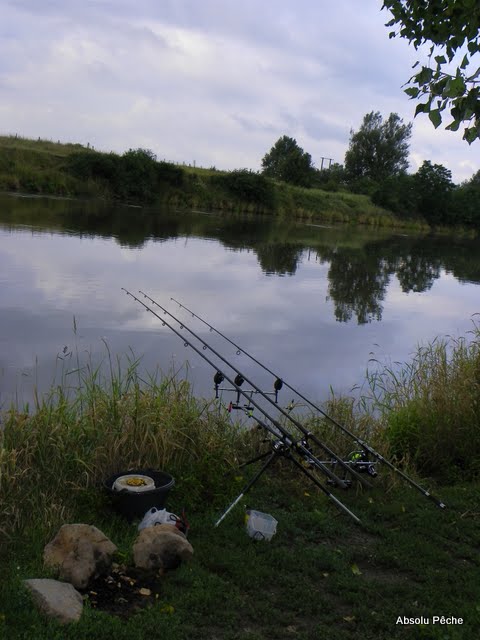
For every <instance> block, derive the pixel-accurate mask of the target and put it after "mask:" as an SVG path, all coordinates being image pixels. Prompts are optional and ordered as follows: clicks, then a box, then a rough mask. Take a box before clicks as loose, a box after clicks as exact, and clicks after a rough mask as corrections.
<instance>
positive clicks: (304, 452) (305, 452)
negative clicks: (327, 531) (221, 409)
mask: <svg viewBox="0 0 480 640" xmlns="http://www.w3.org/2000/svg"><path fill="white" fill-rule="evenodd" d="M122 291H125V293H126V294H127V295H128V296H130V297H132V298H133V299H134V300H135V302H138V303H139V304H141V305H142V306H143V307H144V308H145V309H146V310H147V311H148V312H150V313H151V314H153V315H154V316H155V317H156V318H158V320H160V322H161V323H162V325H165V326H167V327H168V328H169V329H170V330H171V331H172V332H173V333H174V334H175V335H176V336H178V337H179V338H180V339H181V340H182V341H183V343H184V346H188V347H191V348H192V349H193V351H195V353H197V354H198V355H199V356H200V357H201V358H203V359H204V360H205V361H206V362H207V363H208V364H209V365H210V366H211V367H212V368H213V369H215V370H216V371H217V372H218V373H220V374H221V375H223V377H224V379H225V380H227V382H229V383H230V384H231V385H233V386H234V387H235V389H236V390H237V391H238V392H239V393H240V394H241V395H242V396H243V397H245V398H246V399H247V401H249V402H250V403H251V404H252V405H253V406H254V407H255V408H256V409H258V410H259V411H260V412H261V413H262V414H263V415H264V416H265V418H267V420H269V421H270V422H271V423H272V424H273V425H274V427H275V429H276V430H277V431H275V430H274V429H273V428H272V427H270V426H269V425H267V424H266V423H265V422H263V421H261V420H259V419H258V418H256V417H254V416H252V417H254V419H255V420H256V421H257V423H258V424H259V425H260V426H261V427H262V428H264V429H265V430H266V431H267V432H268V433H270V434H271V435H272V436H274V438H277V439H278V438H279V435H280V436H281V446H283V447H285V448H286V449H288V450H289V451H291V450H292V448H293V450H294V451H295V452H296V453H297V454H299V455H300V456H301V457H302V459H308V461H309V462H311V463H312V464H314V465H315V466H316V467H317V468H318V469H320V470H321V471H323V473H324V474H325V475H327V476H328V477H329V478H330V479H331V480H332V481H333V482H334V483H335V484H338V485H339V486H340V487H342V488H347V487H348V485H347V484H346V483H345V482H344V481H343V480H341V479H340V478H338V477H337V476H336V475H335V474H334V473H332V472H331V471H330V470H329V469H328V468H327V467H326V466H325V465H324V464H323V463H322V462H321V461H320V460H319V459H318V458H316V457H315V456H314V455H313V454H312V452H311V451H310V449H309V448H307V447H306V446H305V445H304V444H303V441H301V440H300V441H295V440H294V438H293V437H292V435H291V434H290V433H289V432H288V431H287V430H286V429H285V428H284V427H283V426H282V425H281V424H280V423H279V422H278V421H277V420H275V419H274V418H272V417H271V416H270V415H269V414H268V413H267V412H266V411H265V409H263V408H262V406H261V405H259V404H258V403H257V402H256V401H255V400H253V399H252V398H251V397H250V396H249V395H248V393H247V392H246V391H243V390H242V389H241V388H240V386H239V385H238V384H236V383H235V382H234V381H233V380H232V379H231V378H229V377H228V376H227V375H226V374H224V373H223V372H221V371H219V369H218V367H217V365H216V364H215V363H214V362H213V361H212V360H210V358H208V357H207V356H206V355H205V354H204V353H202V350H200V349H199V348H198V347H196V346H195V345H194V344H192V342H190V341H189V340H188V339H187V338H185V336H183V335H182V334H181V333H180V331H177V329H175V328H174V327H172V325H171V324H170V323H169V322H167V321H166V320H165V319H164V318H162V317H161V316H159V315H158V313H156V312H155V311H154V310H153V309H151V308H150V307H149V306H148V305H147V304H145V303H144V302H143V301H142V300H140V299H139V298H137V296H135V295H134V294H133V293H131V292H130V291H128V290H127V289H125V288H124V287H122ZM180 324H181V323H180ZM181 326H184V325H182V324H181ZM203 350H205V347H204V349H203ZM245 379H246V378H245ZM271 458H272V459H273V455H271ZM291 459H292V460H293V461H294V463H295V464H296V466H298V465H300V467H301V466H302V465H301V464H300V463H298V461H297V460H295V459H294V458H293V457H291ZM269 462H270V461H269ZM266 466H267V465H264V467H263V469H262V470H261V472H263V471H264V470H265V468H266ZM346 466H347V465H346ZM347 469H348V470H349V471H350V472H351V469H350V468H348V466H347ZM304 471H306V470H304ZM261 472H260V473H261ZM259 475H260V474H257V477H258V476H259ZM356 475H358V474H356ZM314 482H315V484H316V485H317V486H318V488H319V489H320V490H321V491H322V492H323V493H324V494H325V495H326V496H327V497H328V498H329V499H330V500H332V501H333V502H334V503H335V504H336V505H337V507H339V508H340V509H342V510H343V511H344V512H345V513H347V514H348V515H349V516H350V517H352V518H353V519H354V520H355V521H356V522H357V523H360V519H359V518H358V517H357V516H356V515H355V514H354V513H352V512H351V511H350V509H348V507H347V506H346V505H344V504H343V502H341V501H340V500H339V499H338V498H337V497H336V496H334V495H333V494H332V493H331V492H330V491H329V490H328V489H327V488H326V487H325V486H324V485H323V484H322V483H321V482H319V481H318V480H317V479H316V478H315V479H314ZM251 484H252V483H249V485H251ZM245 491H246V489H244V491H243V493H245ZM243 493H242V495H243ZM240 497H241V496H240ZM240 497H239V498H237V500H236V501H235V502H234V503H232V504H231V505H230V507H229V508H228V510H227V511H226V512H225V514H224V516H225V515H226V514H227V513H228V511H230V509H231V508H233V507H234V506H235V504H236V503H237V502H238V500H239V499H240ZM222 519H223V518H221V520H222ZM221 520H219V521H218V522H217V524H219V523H220V521H221Z"/></svg>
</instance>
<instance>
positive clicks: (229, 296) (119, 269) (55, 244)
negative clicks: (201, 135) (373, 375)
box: [0, 197, 480, 401]
mask: <svg viewBox="0 0 480 640" xmlns="http://www.w3.org/2000/svg"><path fill="white" fill-rule="evenodd" d="M479 248H480V243H479V242H478V241H477V240H460V239H452V238H442V237H430V236H415V235H409V236H405V235H400V234H396V233H392V232H389V231H384V230H383V231H378V230H377V231H375V230H372V229H358V228H350V227H347V228H328V227H321V226H319V227H314V226H307V225H302V224H296V223H294V222H288V221H278V220H274V219H272V218H267V219H263V218H262V219H259V218H241V217H235V216H229V217H220V216H217V215H200V214H185V213H177V212H166V211H163V212H158V211H148V210H143V209H134V208H128V207H119V206H111V205H109V204H100V205H99V204H98V203H97V204H96V203H91V202H78V201H65V200H43V199H33V200H32V199H26V198H25V199H24V198H20V199H19V198H13V197H1V198H0V287H1V293H2V295H1V298H0V348H1V350H0V383H1V389H0V392H1V391H3V394H4V395H5V394H6V393H12V392H13V391H14V390H15V389H16V388H18V384H19V381H20V383H21V382H22V379H24V378H25V375H24V374H26V375H27V377H29V380H31V379H32V378H33V377H34V376H35V375H36V376H37V379H39V380H40V381H43V385H44V387H48V383H49V382H50V380H51V378H52V360H55V354H57V353H61V350H62V349H63V347H64V346H68V347H69V349H70V348H72V343H73V342H76V344H77V345H78V347H79V349H80V351H81V352H85V353H86V352H87V351H88V352H89V353H92V352H94V353H96V352H98V351H99V350H100V351H101V350H102V347H103V344H102V342H101V340H102V338H103V337H106V338H107V339H108V341H109V345H110V346H111V349H112V352H113V353H122V352H125V351H126V350H127V349H128V347H130V346H131V347H132V348H134V350H135V352H136V353H137V354H138V355H141V354H146V356H145V366H146V368H148V369H150V370H152V369H154V368H155V366H156V365H157V364H158V363H160V366H161V367H162V369H164V370H165V369H168V368H169V366H170V364H171V362H172V359H173V361H174V362H175V366H177V365H178V366H181V365H182V364H183V362H184V361H185V358H189V360H190V369H189V374H188V375H190V376H192V380H193V381H194V384H195V385H196V387H197V390H198V392H199V393H202V394H210V393H211V381H210V374H209V373H208V374H206V376H205V378H206V379H208V382H204V376H203V374H202V376H197V374H196V370H199V369H200V368H201V367H202V363H201V362H199V360H198V359H196V358H195V357H194V356H191V354H190V353H187V352H185V350H183V349H182V346H181V344H179V341H178V339H177V338H175V336H169V335H168V334H166V333H165V332H162V331H161V330H160V327H159V326H158V323H156V322H155V320H154V319H153V318H151V317H149V316H148V315H147V314H142V313H141V312H140V311H139V310H138V309H136V308H135V307H134V306H133V305H132V304H131V303H129V302H128V301H127V300H124V299H123V297H122V296H121V292H120V287H121V286H125V287H127V288H129V289H131V290H133V291H137V290H138V288H143V289H145V290H147V292H149V293H150V294H152V295H153V296H154V297H158V299H159V301H160V302H165V301H166V300H167V301H168V300H169V297H170V296H171V295H174V296H175V297H177V298H178V299H181V300H182V301H183V302H184V303H186V304H187V305H188V306H190V307H191V308H192V309H194V310H195V311H196V312H197V313H199V314H200V315H202V316H203V317H205V318H206V319H208V320H210V321H211V322H212V323H213V324H215V325H216V326H217V327H218V328H220V329H221V330H223V331H224V332H225V333H227V334H228V335H230V336H231V337H233V338H235V339H237V341H238V343H239V344H241V345H242V346H244V347H245V348H246V349H247V350H248V351H250V352H251V353H254V354H255V355H256V356H258V358H259V359H260V360H263V361H265V362H266V363H267V364H269V365H271V368H273V369H274V370H276V371H279V372H280V373H283V372H285V366H286V365H288V368H289V371H288V372H286V373H287V374H288V375H287V377H289V378H290V379H291V380H290V381H291V382H292V383H293V384H294V386H296V387H299V388H302V389H304V390H305V391H308V390H309V391H310V393H307V395H312V396H313V397H315V398H322V397H325V395H326V394H327V392H328V388H329V386H330V385H332V386H333V387H334V388H336V389H341V390H348V389H349V388H351V387H353V386H354V385H355V384H357V383H359V381H361V379H363V375H364V370H365V366H366V363H367V361H368V358H369V356H370V352H371V351H372V349H373V348H374V346H373V345H375V344H380V345H381V346H382V349H383V353H384V355H386V356H387V357H391V358H392V359H395V360H400V359H406V358H407V357H408V355H409V353H411V351H412V350H413V348H414V347H415V345H416V343H417V342H418V341H419V340H424V339H427V340H428V339H433V337H435V335H437V334H444V333H455V332H456V331H457V330H458V331H460V332H465V330H467V329H468V328H469V326H470V325H469V323H470V320H469V319H470V316H471V315H472V314H473V313H475V312H477V311H479V310H480V309H479V308H478V306H479V305H477V300H478V289H477V285H478V283H479V282H480V257H479V256H480V254H479ZM279 276H281V277H279ZM73 316H75V319H76V324H77V326H78V327H80V330H79V332H78V334H77V335H76V336H75V337H74V338H72V325H73ZM207 339H208V340H210V339H211V334H210V335H209V336H208V338H207ZM231 355H232V354H231ZM233 356H235V354H233ZM37 357H38V359H39V361H40V365H37V366H35V360H36V358H37ZM44 362H45V365H43V364H42V363H44ZM57 364H58V363H57ZM241 366H242V367H243V366H247V365H246V364H245V363H243V362H242V363H241ZM42 367H43V368H42ZM246 372H247V373H248V371H246ZM264 382H265V385H266V386H268V385H270V386H271V381H270V380H269V379H268V380H267V379H265V381H264ZM24 386H27V385H24ZM1 399H2V397H1V395H0V401H1Z"/></svg>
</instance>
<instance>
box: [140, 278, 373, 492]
mask: <svg viewBox="0 0 480 640" xmlns="http://www.w3.org/2000/svg"><path fill="white" fill-rule="evenodd" d="M139 293H141V294H142V295H143V296H144V297H145V298H147V299H148V300H150V302H151V303H152V304H154V305H155V306H157V307H158V308H159V309H161V310H162V311H163V313H164V315H165V314H166V315H169V316H170V317H171V318H173V320H175V322H177V323H178V324H179V325H180V328H181V329H186V330H187V331H188V332H189V333H190V334H191V335H192V336H193V337H194V338H195V339H196V340H198V341H199V342H201V343H202V344H203V348H204V349H210V351H211V352H212V353H213V354H214V355H215V356H216V357H217V358H219V359H220V360H221V361H222V362H224V363H225V364H226V365H227V366H228V367H230V368H231V369H233V370H234V371H235V373H236V374H237V379H238V376H240V378H241V379H242V384H243V382H247V383H248V384H249V385H250V386H251V387H253V389H254V390H255V391H256V393H258V394H260V395H261V396H262V397H263V398H264V399H265V400H267V401H268V402H269V403H270V404H272V405H273V406H274V407H275V408H276V409H277V410H278V411H279V412H280V413H281V414H282V415H284V416H285V417H286V418H287V419H288V420H289V421H290V422H291V423H292V424H293V425H294V426H295V427H296V428H297V429H298V430H299V431H300V432H301V433H303V435H304V436H305V437H306V438H307V439H308V440H311V441H312V442H314V443H315V444H316V445H317V446H319V447H320V448H321V449H323V451H325V453H327V454H328V455H329V456H331V457H332V458H333V459H334V460H336V462H337V464H339V465H340V466H341V467H342V468H343V470H344V471H346V472H347V473H349V474H350V475H351V476H353V477H354V478H355V479H356V480H357V482H360V483H361V484H362V485H363V486H365V487H368V488H371V487H372V485H371V484H370V483H369V482H368V481H367V480H365V478H363V477H362V476H361V475H360V474H359V473H357V472H356V471H355V470H354V469H353V467H352V466H351V465H349V464H347V463H346V462H344V461H343V460H342V459H341V458H340V457H339V456H337V455H336V454H335V453H334V452H333V451H332V450H331V449H330V448H329V447H328V446H327V445H326V444H324V443H323V442H322V441H321V440H320V439H319V438H317V436H316V435H315V434H314V433H312V432H310V431H308V430H307V429H305V427H304V426H303V425H302V424H301V423H300V422H299V421H298V420H296V419H295V418H293V416H292V415H291V414H290V413H289V412H288V411H286V410H285V409H283V407H280V406H278V405H277V403H276V402H275V401H274V400H272V398H270V397H269V395H268V394H266V393H265V392H264V391H262V390H261V389H260V388H259V387H257V385H256V384H254V383H253V382H252V381H251V380H249V379H248V378H247V376H246V375H245V374H243V373H242V372H241V371H239V370H238V369H237V368H236V367H235V366H234V365H233V364H231V363H230V362H229V361H228V360H226V359H225V358H224V357H223V356H222V355H221V354H220V353H218V351H216V350H215V349H214V348H213V347H211V346H210V345H209V344H208V343H207V342H205V340H203V338H201V337H200V336H199V335H197V334H196V333H195V332H194V331H192V330H191V329H190V328H189V327H187V325H186V324H185V323H183V322H182V321H181V320H179V319H178V318H176V317H175V316H174V315H173V314H172V313H170V311H168V310H167V309H165V307H162V305H160V304H159V303H158V302H156V301H155V300H154V299H153V298H151V297H150V296H148V295H147V294H146V293H144V292H143V291H139ZM160 320H162V321H163V318H160ZM215 378H217V377H216V376H215ZM220 382H221V380H220ZM215 383H216V384H217V382H216V380H215ZM233 384H235V382H234V383H233ZM239 387H240V384H238V383H237V384H235V388H236V389H237V390H238V388H239ZM249 400H250V402H251V397H250V398H249ZM252 404H254V403H252ZM342 483H343V485H345V482H344V481H342ZM340 486H342V485H340ZM342 488H345V486H342Z"/></svg>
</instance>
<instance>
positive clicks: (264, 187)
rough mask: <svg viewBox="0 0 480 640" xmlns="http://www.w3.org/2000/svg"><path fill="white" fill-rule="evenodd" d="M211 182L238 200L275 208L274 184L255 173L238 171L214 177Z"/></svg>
mask: <svg viewBox="0 0 480 640" xmlns="http://www.w3.org/2000/svg"><path fill="white" fill-rule="evenodd" d="M211 181H212V183H213V184H214V185H217V186H219V187H220V188H222V189H224V190H225V191H226V192H227V193H228V194H230V195H231V196H233V197H234V198H236V199H237V200H241V201H243V202H248V203H253V204H256V205H258V206H259V207H266V208H269V209H271V208H273V206H274V187H273V182H272V181H271V180H270V179H269V178H267V177H265V176H264V175H262V174H260V173H256V172H255V171H250V170H249V169H236V170H235V171H230V172H229V173H224V174H219V175H215V176H212V177H211Z"/></svg>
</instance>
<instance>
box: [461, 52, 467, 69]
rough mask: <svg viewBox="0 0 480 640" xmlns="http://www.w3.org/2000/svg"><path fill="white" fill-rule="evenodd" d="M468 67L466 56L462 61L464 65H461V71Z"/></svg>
mask: <svg viewBox="0 0 480 640" xmlns="http://www.w3.org/2000/svg"><path fill="white" fill-rule="evenodd" d="M467 66H468V55H467V54H465V55H464V57H463V60H462V64H461V65H460V69H465V67H467Z"/></svg>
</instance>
